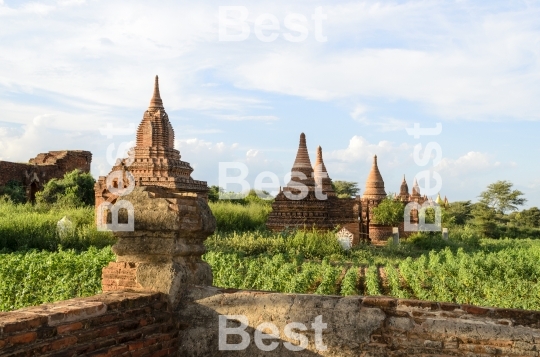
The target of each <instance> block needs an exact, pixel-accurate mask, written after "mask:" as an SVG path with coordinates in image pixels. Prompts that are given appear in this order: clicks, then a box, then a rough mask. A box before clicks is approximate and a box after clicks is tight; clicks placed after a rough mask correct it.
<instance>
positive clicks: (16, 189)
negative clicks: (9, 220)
mask: <svg viewBox="0 0 540 357" xmlns="http://www.w3.org/2000/svg"><path fill="white" fill-rule="evenodd" d="M2 197H3V199H4V200H7V201H11V202H13V203H25V202H26V190H25V188H24V186H23V185H22V184H21V183H20V182H18V181H14V180H10V181H9V182H8V183H7V184H6V185H5V186H2V187H0V198H2Z"/></svg>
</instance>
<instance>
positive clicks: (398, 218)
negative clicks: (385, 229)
mask: <svg viewBox="0 0 540 357" xmlns="http://www.w3.org/2000/svg"><path fill="white" fill-rule="evenodd" d="M404 211H405V205H404V204H403V203H402V202H400V201H396V200H394V199H393V196H390V195H389V196H388V197H386V198H385V199H384V200H382V202H381V203H380V204H379V205H378V206H377V207H375V208H374V209H373V220H374V223H377V224H384V225H387V226H396V225H398V224H399V223H400V222H403V212H404Z"/></svg>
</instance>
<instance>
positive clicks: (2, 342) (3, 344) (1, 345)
mask: <svg viewBox="0 0 540 357" xmlns="http://www.w3.org/2000/svg"><path fill="white" fill-rule="evenodd" d="M6 344H7V342H6V340H0V348H4V346H5V345H6Z"/></svg>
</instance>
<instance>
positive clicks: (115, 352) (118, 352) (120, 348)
mask: <svg viewBox="0 0 540 357" xmlns="http://www.w3.org/2000/svg"><path fill="white" fill-rule="evenodd" d="M124 352H128V347H127V346H118V347H113V348H111V349H110V350H109V355H110V356H120V355H121V354H123V353H124Z"/></svg>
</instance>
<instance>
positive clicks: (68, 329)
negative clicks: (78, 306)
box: [56, 322, 83, 335]
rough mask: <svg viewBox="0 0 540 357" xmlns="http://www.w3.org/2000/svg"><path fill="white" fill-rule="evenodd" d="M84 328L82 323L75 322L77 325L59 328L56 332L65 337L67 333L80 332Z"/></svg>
mask: <svg viewBox="0 0 540 357" xmlns="http://www.w3.org/2000/svg"><path fill="white" fill-rule="evenodd" d="M82 328H83V324H82V323H81V322H75V323H72V324H68V325H62V326H58V327H57V328H56V330H57V331H58V334H59V335H63V334H65V333H67V332H71V331H77V330H80V329H82Z"/></svg>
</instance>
